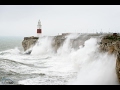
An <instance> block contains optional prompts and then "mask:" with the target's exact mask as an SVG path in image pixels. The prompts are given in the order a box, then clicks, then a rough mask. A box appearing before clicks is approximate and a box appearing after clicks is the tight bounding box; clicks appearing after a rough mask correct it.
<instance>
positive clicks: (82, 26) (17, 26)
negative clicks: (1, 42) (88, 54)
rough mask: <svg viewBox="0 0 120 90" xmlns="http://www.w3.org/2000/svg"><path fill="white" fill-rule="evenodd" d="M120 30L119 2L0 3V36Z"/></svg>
mask: <svg viewBox="0 0 120 90" xmlns="http://www.w3.org/2000/svg"><path fill="white" fill-rule="evenodd" d="M39 19H40V21H41V23H42V32H43V33H42V34H43V35H48V36H50V35H57V34H58V33H59V34H61V33H66V32H69V33H86V32H88V33H89V32H96V31H97V32H100V31H102V32H120V5H0V36H36V35H37V34H36V30H37V23H38V20H39Z"/></svg>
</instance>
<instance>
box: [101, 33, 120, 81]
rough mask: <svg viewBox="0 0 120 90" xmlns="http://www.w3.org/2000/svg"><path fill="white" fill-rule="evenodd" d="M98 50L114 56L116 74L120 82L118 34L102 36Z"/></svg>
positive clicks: (119, 41) (119, 43)
mask: <svg viewBox="0 0 120 90" xmlns="http://www.w3.org/2000/svg"><path fill="white" fill-rule="evenodd" d="M100 50H101V51H105V52H108V53H109V54H114V55H115V56H116V67H115V69H116V74H117V77H118V80H119V83H120V36H114V35H108V36H105V37H103V38H102V40H101V43H100Z"/></svg>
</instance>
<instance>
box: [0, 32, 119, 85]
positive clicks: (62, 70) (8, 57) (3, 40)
mask: <svg viewBox="0 0 120 90" xmlns="http://www.w3.org/2000/svg"><path fill="white" fill-rule="evenodd" d="M77 37H78V35H76V34H75V35H68V36H66V40H65V42H64V43H63V45H62V46H61V47H60V48H59V49H58V50H57V52H55V51H54V47H52V45H51V43H52V41H53V39H52V38H49V37H47V36H46V37H43V38H41V39H39V40H38V43H37V44H36V45H35V46H34V47H32V52H31V54H26V53H25V52H24V49H23V47H22V41H23V39H24V37H19V36H14V37H13V36H0V85H119V83H118V79H117V75H116V71H115V65H116V57H115V56H114V55H109V54H108V53H107V52H100V51H99V44H98V41H99V39H98V38H96V37H91V38H89V39H87V40H84V39H83V37H87V35H82V36H81V38H80V40H81V41H83V42H84V45H82V44H81V45H79V48H78V49H74V48H73V47H71V43H70V39H75V38H77Z"/></svg>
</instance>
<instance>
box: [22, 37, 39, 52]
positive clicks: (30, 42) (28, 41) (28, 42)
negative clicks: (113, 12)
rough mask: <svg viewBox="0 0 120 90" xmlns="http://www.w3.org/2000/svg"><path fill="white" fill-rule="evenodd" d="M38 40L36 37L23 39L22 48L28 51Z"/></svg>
mask: <svg viewBox="0 0 120 90" xmlns="http://www.w3.org/2000/svg"><path fill="white" fill-rule="evenodd" d="M37 40H38V37H34V36H32V37H24V40H23V41H22V46H23V48H24V51H26V50H28V49H29V48H31V47H33V46H34V45H35V44H36V42H37Z"/></svg>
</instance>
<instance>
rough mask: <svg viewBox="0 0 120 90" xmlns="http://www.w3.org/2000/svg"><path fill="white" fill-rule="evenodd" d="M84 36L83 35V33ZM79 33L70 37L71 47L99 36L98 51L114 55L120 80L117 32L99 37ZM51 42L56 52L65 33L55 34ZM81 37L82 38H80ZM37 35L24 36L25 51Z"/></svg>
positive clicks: (32, 44)
mask: <svg viewBox="0 0 120 90" xmlns="http://www.w3.org/2000/svg"><path fill="white" fill-rule="evenodd" d="M83 36H84V35H83ZM83 36H82V35H80V36H79V37H77V38H75V39H71V40H70V42H71V47H72V48H75V49H78V48H79V46H80V45H84V41H85V40H87V39H89V38H91V37H96V38H97V37H98V38H101V40H100V42H98V43H99V44H100V51H101V52H108V53H109V54H114V55H115V56H116V68H115V69H116V74H117V76H118V80H119V82H120V36H119V35H117V34H109V35H105V36H102V37H100V36H101V35H97V34H96V35H90V34H89V35H87V36H85V37H83ZM52 38H53V42H52V46H53V47H54V50H55V52H57V50H58V48H59V47H60V46H61V45H63V43H64V41H65V40H66V35H57V36H54V37H52ZM81 38H82V39H81ZM38 39H39V38H38V37H34V36H32V37H25V38H24V40H23V42H22V46H23V48H24V51H27V50H28V49H29V48H31V47H33V46H34V45H35V44H36V43H37V41H38ZM30 53H31V51H29V52H27V54H30Z"/></svg>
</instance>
